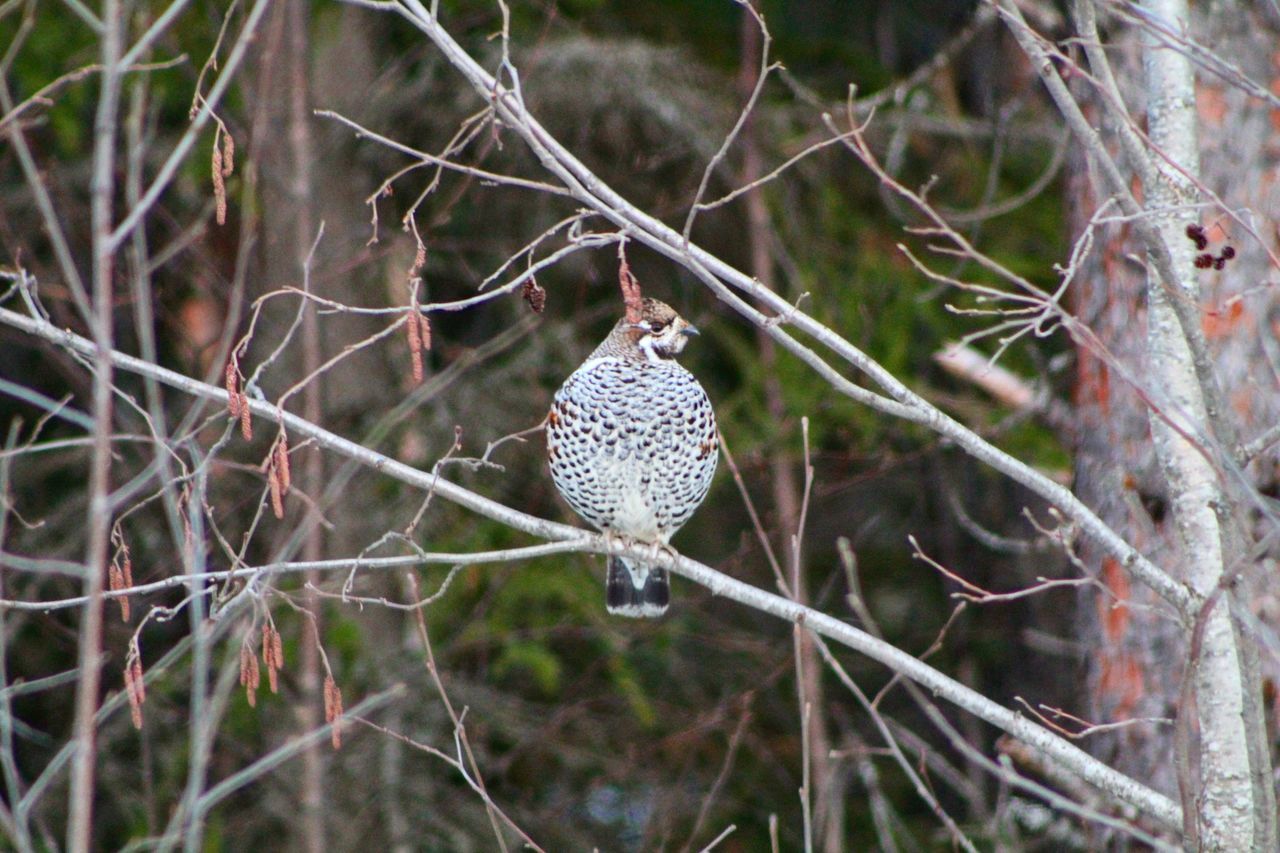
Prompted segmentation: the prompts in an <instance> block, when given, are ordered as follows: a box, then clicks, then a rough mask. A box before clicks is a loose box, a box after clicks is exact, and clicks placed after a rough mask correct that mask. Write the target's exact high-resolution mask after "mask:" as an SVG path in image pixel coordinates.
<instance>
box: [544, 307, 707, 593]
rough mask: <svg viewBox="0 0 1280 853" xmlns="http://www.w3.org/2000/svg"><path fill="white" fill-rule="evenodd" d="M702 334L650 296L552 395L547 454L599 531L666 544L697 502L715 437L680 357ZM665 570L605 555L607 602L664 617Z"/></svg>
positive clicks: (700, 393) (567, 495) (566, 490)
mask: <svg viewBox="0 0 1280 853" xmlns="http://www.w3.org/2000/svg"><path fill="white" fill-rule="evenodd" d="M696 334H698V330H697V329H695V328H694V327H693V326H691V325H690V324H689V322H688V321H687V320H685V319H684V318H683V317H681V316H680V315H679V314H677V313H676V312H675V311H673V310H672V309H671V307H670V306H669V305H666V304H665V303H662V302H659V301H658V300H656V299H645V300H643V302H642V305H641V310H640V319H639V320H638V321H637V322H634V323H632V322H628V321H627V320H626V319H623V320H620V321H618V324H617V325H616V326H614V327H613V331H612V332H610V333H609V336H608V337H607V338H605V339H604V341H603V342H602V343H601V344H600V346H598V347H596V349H595V352H593V353H591V355H590V356H589V357H588V358H587V360H586V361H585V362H583V363H582V366H580V367H579V368H578V369H577V370H575V371H574V372H573V374H572V375H571V376H570V377H569V378H568V379H567V380H565V383H564V385H563V386H561V388H560V390H559V391H557V392H556V396H555V401H554V402H553V403H552V406H551V413H550V414H549V415H548V416H547V458H548V461H549V463H550V466H551V479H552V480H554V481H555V484H556V488H557V489H559V490H560V494H561V495H563V496H564V499H565V500H566V501H568V503H569V506H571V507H573V510H574V512H576V513H578V515H580V516H582V517H583V518H584V519H586V520H587V521H588V522H590V523H591V524H592V525H594V526H595V527H596V528H597V529H599V530H601V531H602V532H604V533H605V534H608V535H611V536H619V537H622V538H623V539H624V540H632V541H635V542H648V543H651V544H653V546H654V555H655V556H656V555H657V550H658V549H659V548H661V547H664V546H666V545H667V543H668V542H669V541H670V539H671V536H672V534H674V533H675V532H676V531H677V530H679V529H680V528H681V527H682V526H683V525H684V523H685V522H686V521H688V520H689V517H690V516H691V515H693V511H694V510H695V509H697V508H698V504H700V503H702V499H703V498H704V497H706V495H707V489H708V488H709V487H710V486H711V477H712V475H713V474H715V471H716V460H717V457H718V455H719V454H718V450H719V441H718V440H717V438H716V417H715V413H714V412H713V411H712V410H711V400H710V399H708V398H707V392H706V391H704V390H703V389H702V386H701V385H699V384H698V380H697V379H695V378H694V376H693V374H692V373H690V372H689V371H687V370H685V369H684V368H683V367H681V366H680V365H679V364H677V363H676V360H675V357H676V355H678V354H679V353H680V351H681V350H683V349H684V345H685V344H686V343H687V342H688V339H689V336H690V335H696ZM670 600H671V587H670V584H669V581H668V579H667V571H666V569H663V568H659V567H657V566H650V565H646V564H643V563H638V562H637V561H635V560H633V559H630V558H627V559H623V558H621V557H614V556H610V557H609V569H608V576H607V578H606V581H605V605H606V606H607V608H608V610H609V612H610V613H615V614H618V615H620V616H650V617H652V616H661V615H662V614H663V613H665V612H666V609H667V604H668V603H669V602H670Z"/></svg>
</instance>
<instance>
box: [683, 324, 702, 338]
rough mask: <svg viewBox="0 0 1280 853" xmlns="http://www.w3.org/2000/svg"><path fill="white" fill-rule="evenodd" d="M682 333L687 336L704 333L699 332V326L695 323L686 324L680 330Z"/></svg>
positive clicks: (693, 336) (691, 336)
mask: <svg viewBox="0 0 1280 853" xmlns="http://www.w3.org/2000/svg"><path fill="white" fill-rule="evenodd" d="M680 334H682V335H684V336H685V337H686V338H696V337H698V336H699V335H701V334H702V332H699V331H698V327H697V326H694V325H688V326H685V327H684V328H683V329H681V330H680Z"/></svg>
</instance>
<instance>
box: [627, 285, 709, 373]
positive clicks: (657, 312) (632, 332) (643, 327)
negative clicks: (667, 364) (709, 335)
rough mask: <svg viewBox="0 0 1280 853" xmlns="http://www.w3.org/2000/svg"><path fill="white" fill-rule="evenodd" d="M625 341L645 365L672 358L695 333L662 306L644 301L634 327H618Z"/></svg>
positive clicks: (686, 323) (686, 322)
mask: <svg viewBox="0 0 1280 853" xmlns="http://www.w3.org/2000/svg"><path fill="white" fill-rule="evenodd" d="M618 326H619V330H620V331H623V332H624V333H625V335H626V337H627V340H628V341H629V342H630V343H631V344H632V345H633V346H635V347H636V348H637V349H638V350H640V352H642V353H643V354H644V357H645V360H646V361H658V360H659V359H664V358H675V357H676V355H678V354H679V353H680V351H681V350H683V349H684V345H685V344H687V343H688V342H689V338H690V336H692V335H697V334H698V330H697V328H695V327H694V325H693V324H692V323H690V322H689V321H688V320H686V319H685V318H683V317H681V316H680V315H679V314H677V313H676V312H675V310H674V309H673V308H672V307H671V306H670V305H668V304H667V303H665V302H659V301H658V300H657V299H645V300H644V301H643V302H642V304H641V307H640V319H639V320H638V321H637V322H635V323H628V322H627V321H626V320H623V321H622V322H621V323H619V324H618Z"/></svg>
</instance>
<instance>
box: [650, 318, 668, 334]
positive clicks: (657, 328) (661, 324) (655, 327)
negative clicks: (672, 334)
mask: <svg viewBox="0 0 1280 853" xmlns="http://www.w3.org/2000/svg"><path fill="white" fill-rule="evenodd" d="M666 327H667V324H666V322H665V321H663V320H650V321H649V331H651V332H661V331H662V330H663V329H665V328H666Z"/></svg>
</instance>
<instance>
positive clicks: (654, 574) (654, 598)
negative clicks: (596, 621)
mask: <svg viewBox="0 0 1280 853" xmlns="http://www.w3.org/2000/svg"><path fill="white" fill-rule="evenodd" d="M604 601H605V607H606V608H607V609H608V611H609V612H610V613H612V614H614V615H615V616H631V617H633V618H644V617H647V618H650V619H653V618H656V617H658V616H661V615H662V614H664V613H666V612H667V605H668V604H670V603H671V582H670V581H669V580H668V579H667V570H666V569H661V568H658V567H657V566H644V565H641V566H636V565H635V564H633V563H630V562H627V561H626V560H624V559H622V558H621V557H610V558H609V574H608V577H607V579H606V580H605V587H604Z"/></svg>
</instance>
